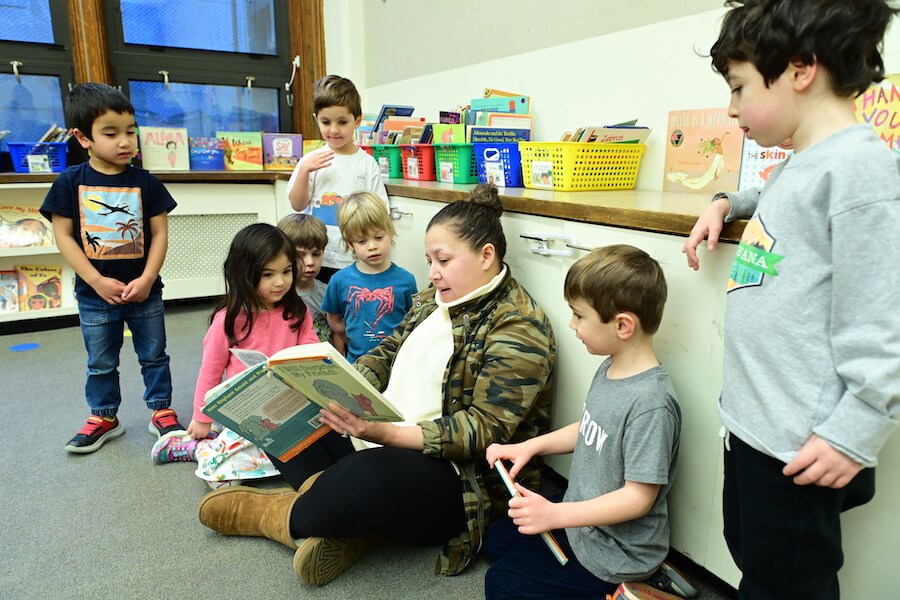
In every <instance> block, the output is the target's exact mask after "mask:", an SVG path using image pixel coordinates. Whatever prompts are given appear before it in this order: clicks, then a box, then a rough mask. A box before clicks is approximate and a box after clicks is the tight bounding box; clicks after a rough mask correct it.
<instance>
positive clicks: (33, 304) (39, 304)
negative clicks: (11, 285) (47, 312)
mask: <svg viewBox="0 0 900 600" xmlns="http://www.w3.org/2000/svg"><path fill="white" fill-rule="evenodd" d="M15 268H16V275H17V276H18V287H19V310H20V311H27V310H44V309H47V308H59V307H60V305H61V298H62V267H61V266H60V265H16V267H15Z"/></svg>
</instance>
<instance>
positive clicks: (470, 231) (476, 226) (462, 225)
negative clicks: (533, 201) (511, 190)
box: [425, 183, 506, 263]
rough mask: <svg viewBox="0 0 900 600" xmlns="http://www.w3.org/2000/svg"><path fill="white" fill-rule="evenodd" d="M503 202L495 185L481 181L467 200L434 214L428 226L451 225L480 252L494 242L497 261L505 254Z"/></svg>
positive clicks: (457, 202) (458, 235)
mask: <svg viewBox="0 0 900 600" xmlns="http://www.w3.org/2000/svg"><path fill="white" fill-rule="evenodd" d="M502 214H503V203H502V202H500V194H498V193H497V187H496V186H495V185H494V184H486V183H482V184H480V185H477V186H475V189H473V190H472V192H471V193H470V194H469V197H468V198H466V199H464V200H457V201H456V202H452V203H450V204H448V205H447V206H445V207H444V208H442V209H441V210H440V212H438V214H436V215H434V217H432V219H431V222H429V223H428V227H427V228H426V229H425V231H426V232H427V231H428V230H429V229H431V228H432V227H433V226H435V225H444V226H445V227H449V228H450V229H451V230H452V231H453V232H454V233H455V234H456V236H457V237H459V239H461V240H463V241H464V242H465V243H466V244H467V245H468V246H469V248H471V249H472V250H474V251H476V252H477V251H479V250H481V248H482V247H483V246H484V245H485V244H493V245H494V250H496V252H497V259H498V262H500V263H502V262H503V257H504V256H506V236H505V235H504V234H503V226H502V225H501V224H500V215H502Z"/></svg>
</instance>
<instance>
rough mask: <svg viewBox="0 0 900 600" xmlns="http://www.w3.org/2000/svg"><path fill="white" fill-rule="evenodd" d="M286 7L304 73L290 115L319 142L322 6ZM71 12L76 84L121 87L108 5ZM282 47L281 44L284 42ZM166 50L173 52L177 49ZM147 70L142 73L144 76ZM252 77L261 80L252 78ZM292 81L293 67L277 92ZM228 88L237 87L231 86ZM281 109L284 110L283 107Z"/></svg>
mask: <svg viewBox="0 0 900 600" xmlns="http://www.w3.org/2000/svg"><path fill="white" fill-rule="evenodd" d="M106 1H107V2H108V1H109V0H106ZM281 2H282V0H277V3H279V4H280V3H281ZM286 4H287V20H288V24H289V26H288V29H289V53H290V54H289V55H290V56H291V57H293V56H298V55H299V56H300V69H299V70H298V72H297V75H296V77H295V78H294V85H293V89H292V92H293V95H294V105H293V107H291V108H290V109H289V110H290V114H291V115H292V118H293V123H294V128H293V129H294V130H296V131H298V132H299V133H301V134H303V137H304V139H317V138H318V137H319V130H318V127H317V126H316V124H315V120H314V119H313V118H312V84H313V83H314V82H315V81H316V80H317V79H319V78H320V77H322V76H323V75H325V33H324V20H323V19H324V9H323V0H286ZM68 7H69V24H70V31H71V39H72V59H73V63H74V71H75V81H76V82H77V83H84V82H87V81H97V82H102V83H108V84H111V85H113V84H115V83H118V82H115V81H114V80H113V73H112V68H111V64H110V54H109V50H108V44H107V40H109V37H108V36H107V21H106V17H105V14H106V11H104V0H68ZM279 43H283V41H280V42H279ZM167 50H171V51H174V50H176V49H167ZM171 54H174V52H172V53H171ZM157 64H159V63H157ZM151 68H152V67H147V68H146V71H147V72H149V71H150V69H151ZM162 68H163V67H159V66H157V67H156V69H155V70H153V71H152V74H153V77H147V76H145V75H143V74H139V73H134V72H132V71H128V72H126V73H123V74H122V75H126V76H127V77H131V78H132V79H134V78H141V79H149V80H151V81H152V80H153V79H159V78H160V76H159V74H158V73H156V71H159V70H160V69H162ZM144 70H145V69H141V71H144ZM177 71H178V69H177V67H176V68H175V69H174V70H173V71H172V72H173V73H177ZM248 74H250V75H253V76H254V77H256V76H257V75H255V74H252V73H248ZM118 75H119V74H118V73H117V78H119V77H118ZM289 77H290V68H289V67H287V68H281V70H279V71H278V78H279V85H278V87H279V89H280V90H281V91H284V83H285V82H286V81H287V80H288V78H289ZM173 80H178V78H177V77H174V78H173ZM123 81H124V79H123ZM258 81H259V80H257V81H254V84H255V85H263V84H262V83H259V82H258ZM210 83H211V82H210ZM229 84H232V85H233V81H231V82H229ZM267 87H268V86H267ZM279 96H280V97H281V98H282V102H283V97H284V94H279ZM282 109H283V110H284V107H282ZM282 114H283V115H285V114H288V113H286V112H283V113H282ZM282 118H283V117H282Z"/></svg>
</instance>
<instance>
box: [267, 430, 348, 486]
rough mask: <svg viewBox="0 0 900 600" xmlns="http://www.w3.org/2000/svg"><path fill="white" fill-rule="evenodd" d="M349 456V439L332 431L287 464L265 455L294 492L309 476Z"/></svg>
mask: <svg viewBox="0 0 900 600" xmlns="http://www.w3.org/2000/svg"><path fill="white" fill-rule="evenodd" d="M350 454H353V444H352V443H351V442H350V439H349V438H345V437H342V436H341V435H340V434H339V433H336V432H334V431H329V432H328V433H326V434H325V435H324V436H322V437H321V438H320V439H319V440H318V441H317V442H315V443H314V444H312V445H311V446H310V447H309V448H307V449H305V450H304V451H303V452H301V453H300V454H298V455H297V456H295V457H294V458H292V459H291V460H289V461H288V462H281V461H280V460H278V459H277V458H275V457H274V456H272V455H271V454H269V453H268V452H267V453H266V455H267V456H268V457H269V459H271V461H272V464H273V465H275V468H276V469H278V472H279V473H281V476H282V477H284V480H285V481H287V482H288V484H289V485H290V486H291V487H292V488H294V489H295V490H296V489H297V488H299V487H300V486H301V485H302V484H303V482H304V481H306V479H307V477H309V476H310V475H315V474H316V473H318V472H319V471H324V470H325V469H327V468H328V467H330V466H331V465H333V464H334V463H336V462H337V461H339V460H341V459H342V458H344V457H345V456H348V455H350Z"/></svg>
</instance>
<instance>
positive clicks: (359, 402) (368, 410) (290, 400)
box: [203, 342, 403, 461]
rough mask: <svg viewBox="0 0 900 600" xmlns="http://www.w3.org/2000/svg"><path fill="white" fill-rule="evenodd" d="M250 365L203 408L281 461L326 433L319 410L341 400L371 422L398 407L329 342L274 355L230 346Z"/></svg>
mask: <svg viewBox="0 0 900 600" xmlns="http://www.w3.org/2000/svg"><path fill="white" fill-rule="evenodd" d="M232 352H233V353H234V355H235V356H237V357H238V359H239V360H241V362H243V363H244V364H245V365H247V367H248V368H247V369H246V370H245V371H242V372H240V373H238V374H237V375H235V376H234V377H231V378H229V379H227V380H225V381H223V382H222V383H221V384H219V385H218V386H216V387H214V388H213V389H211V390H210V391H209V392H207V394H206V406H205V407H204V408H203V412H204V413H205V414H206V415H208V416H209V417H210V418H212V419H213V420H214V421H215V422H217V423H220V424H222V425H224V426H226V427H228V428H230V429H232V430H234V431H236V432H238V433H240V434H241V435H242V436H244V437H245V438H247V439H248V440H250V441H251V442H253V443H254V444H255V445H257V446H258V447H260V448H262V449H263V450H265V451H266V452H268V453H270V454H272V455H274V456H276V457H277V458H278V459H279V460H281V461H286V460H290V459H291V458H293V457H294V456H296V455H297V454H299V453H300V452H301V451H303V450H304V449H305V448H307V447H308V446H309V445H310V444H312V443H313V442H315V441H316V440H318V439H319V438H320V437H322V436H323V435H325V434H326V433H328V431H330V430H329V428H328V427H327V426H326V425H322V424H321V423H320V422H319V410H320V409H321V408H328V405H329V404H332V403H337V404H340V405H341V406H343V407H344V408H346V409H347V410H349V411H350V412H352V413H353V414H355V415H357V416H358V417H360V418H363V419H366V420H368V421H380V422H384V421H389V422H398V421H402V420H403V418H402V416H401V415H400V412H399V411H398V410H397V409H396V408H394V406H392V405H391V403H390V402H388V400H387V399H386V398H385V397H384V396H383V395H382V394H381V392H379V391H378V390H376V389H375V388H374V387H372V385H371V384H370V383H369V382H368V381H366V379H365V378H364V377H363V376H362V375H360V373H359V372H358V371H357V370H356V369H354V368H353V366H351V365H350V363H349V362H347V359H345V358H344V357H343V356H342V355H341V353H340V352H338V351H337V350H336V349H335V348H334V346H332V345H331V344H329V343H328V342H320V343H318V344H304V345H300V346H291V347H290V348H285V349H284V350H280V351H278V352H276V353H275V354H273V355H272V356H270V357H267V356H265V355H264V354H262V353H261V352H257V351H253V350H240V349H237V348H234V349H232Z"/></svg>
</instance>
